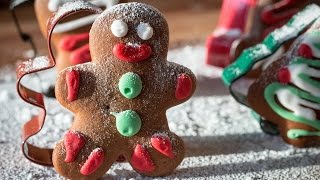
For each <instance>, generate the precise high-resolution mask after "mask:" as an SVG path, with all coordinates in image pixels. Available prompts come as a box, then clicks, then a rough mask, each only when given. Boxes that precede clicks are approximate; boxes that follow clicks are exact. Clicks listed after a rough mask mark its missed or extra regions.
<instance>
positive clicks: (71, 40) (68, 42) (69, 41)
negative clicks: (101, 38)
mask: <svg viewBox="0 0 320 180" xmlns="http://www.w3.org/2000/svg"><path fill="white" fill-rule="evenodd" d="M88 41H89V33H83V34H75V35H73V34H72V35H67V36H64V37H63V38H62V39H61V41H60V42H59V47H60V48H61V49H63V50H65V51H73V50H75V49H77V48H79V47H80V46H81V45H82V44H84V43H87V42H88Z"/></svg>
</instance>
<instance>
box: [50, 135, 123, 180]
mask: <svg viewBox="0 0 320 180" xmlns="http://www.w3.org/2000/svg"><path fill="white" fill-rule="evenodd" d="M108 143H109V144H108ZM111 143H113V142H112V141H108V142H107V144H103V143H102V142H94V140H93V138H90V136H88V135H84V134H83V133H81V132H80V131H77V130H72V131H68V132H67V133H66V134H65V136H64V139H63V140H62V141H61V142H59V143H58V144H57V145H56V147H55V149H54V151H53V157H52V159H53V164H54V166H55V168H56V170H57V172H58V173H59V174H61V175H62V176H65V177H67V178H69V179H98V178H100V177H102V176H103V175H104V174H105V173H106V172H107V171H108V169H109V168H110V167H111V165H112V164H113V162H115V161H116V159H117V158H118V156H119V154H118V152H116V151H114V150H113V149H112V148H110V147H111ZM114 149H115V148H114Z"/></svg>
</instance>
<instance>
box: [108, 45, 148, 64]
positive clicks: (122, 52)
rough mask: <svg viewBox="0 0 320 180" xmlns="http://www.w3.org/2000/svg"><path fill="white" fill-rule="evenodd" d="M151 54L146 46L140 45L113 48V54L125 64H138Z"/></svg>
mask: <svg viewBox="0 0 320 180" xmlns="http://www.w3.org/2000/svg"><path fill="white" fill-rule="evenodd" d="M151 53H152V50H151V47H150V46H149V45H147V44H141V45H129V44H123V43H120V44H117V45H115V46H114V47H113V54H114V55H115V56H116V57H117V58H118V59H120V60H121V61H125V62H130V63H134V62H139V61H143V60H145V59H147V58H149V57H150V55H151Z"/></svg>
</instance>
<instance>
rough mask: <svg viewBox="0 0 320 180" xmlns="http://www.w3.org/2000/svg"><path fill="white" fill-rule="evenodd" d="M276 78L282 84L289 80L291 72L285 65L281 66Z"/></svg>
mask: <svg viewBox="0 0 320 180" xmlns="http://www.w3.org/2000/svg"><path fill="white" fill-rule="evenodd" d="M278 80H279V82H281V83H283V84H287V83H289V82H290V80H291V74H290V71H289V69H288V68H287V67H284V68H281V69H280V70H279V72H278Z"/></svg>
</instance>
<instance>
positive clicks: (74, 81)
mask: <svg viewBox="0 0 320 180" xmlns="http://www.w3.org/2000/svg"><path fill="white" fill-rule="evenodd" d="M79 79H80V74H79V72H78V71H76V70H71V71H67V72H66V83H67V88H68V96H67V100H68V101H70V102H72V101H74V100H76V99H77V98H78V91H79V86H80V82H79Z"/></svg>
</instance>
